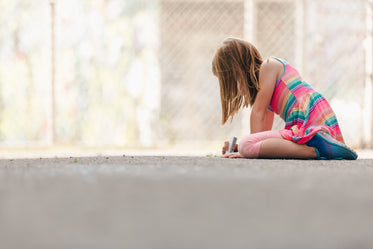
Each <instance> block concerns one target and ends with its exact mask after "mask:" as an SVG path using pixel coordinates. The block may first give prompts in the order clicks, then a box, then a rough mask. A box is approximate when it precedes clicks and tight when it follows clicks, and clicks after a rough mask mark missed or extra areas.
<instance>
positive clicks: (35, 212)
mask: <svg viewBox="0 0 373 249" xmlns="http://www.w3.org/2000/svg"><path fill="white" fill-rule="evenodd" d="M0 248H4V249H8V248H9V249H11V248H27V249H29V248H37V249H42V248H48V249H53V248H69V249H70V248H89V249H91V248H105V249H106V248H128V249H132V248H134V249H137V248H139V249H142V248H151V249H179V248H180V249H183V248H185V249H196V248H203V249H205V248H213V249H216V248H224V249H232V248H245V249H248V248H254V249H260V248H270V249H271V248H276V249H277V248H285V249H291V248H296V249H307V248H310V249H311V248H312V249H314V248H317V249H322V248H328V249H331V248H335V249H343V248H357V249H358V248H373V160H370V159H365V160H363V159H362V160H357V161H312V160H248V159H223V158H218V157H170V156H167V157H162V156H157V157H154V156H153V157H152V156H129V155H126V156H118V157H91V158H75V157H74V158H51V159H44V158H42V159H14V160H11V159H6V160H0Z"/></svg>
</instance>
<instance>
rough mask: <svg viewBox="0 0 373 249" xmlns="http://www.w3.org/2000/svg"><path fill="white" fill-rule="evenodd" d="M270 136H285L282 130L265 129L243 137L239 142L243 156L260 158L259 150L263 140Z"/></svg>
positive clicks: (239, 148) (239, 150)
mask: <svg viewBox="0 0 373 249" xmlns="http://www.w3.org/2000/svg"><path fill="white" fill-rule="evenodd" d="M269 138H283V137H282V136H281V133H280V131H278V130H277V131H276V130H274V131H263V132H258V133H254V134H250V135H248V136H245V137H243V138H242V139H241V141H240V143H239V144H238V152H239V153H240V154H241V155H242V156H243V157H248V158H258V157H259V150H260V146H261V145H262V142H263V141H264V140H266V139H269Z"/></svg>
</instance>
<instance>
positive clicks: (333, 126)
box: [269, 58, 344, 144]
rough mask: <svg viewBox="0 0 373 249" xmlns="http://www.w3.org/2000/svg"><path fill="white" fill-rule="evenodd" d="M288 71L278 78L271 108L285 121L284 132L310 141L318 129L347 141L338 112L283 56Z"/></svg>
mask: <svg viewBox="0 0 373 249" xmlns="http://www.w3.org/2000/svg"><path fill="white" fill-rule="evenodd" d="M275 59H276V60H278V61H280V62H281V63H282V64H283V66H284V73H283V74H282V76H281V77H280V78H279V79H278V80H277V81H276V86H275V90H274V92H273V96H272V100H271V103H270V106H269V109H270V110H271V111H273V112H274V113H276V114H278V115H279V116H280V117H281V118H282V119H283V120H284V121H285V129H284V130H281V131H280V132H281V135H282V137H283V138H285V139H287V140H291V141H293V142H296V143H298V144H304V143H307V142H308V141H309V140H310V139H311V138H312V137H313V136H314V135H315V133H316V132H318V131H319V130H324V131H326V132H328V133H329V134H330V135H331V136H332V137H334V138H335V139H337V140H338V141H340V142H342V143H344V140H343V136H342V133H341V130H340V128H339V125H338V121H337V118H336V115H335V113H334V112H333V110H332V108H331V107H330V105H329V103H328V101H327V100H326V99H325V98H324V97H323V96H322V95H321V94H320V93H318V92H317V91H315V90H314V89H313V88H312V87H311V86H310V85H309V84H308V83H307V82H305V81H303V79H302V78H301V76H300V75H299V73H298V71H297V70H296V69H295V68H293V67H292V66H291V65H290V64H289V63H287V62H286V61H284V60H282V59H278V58H275Z"/></svg>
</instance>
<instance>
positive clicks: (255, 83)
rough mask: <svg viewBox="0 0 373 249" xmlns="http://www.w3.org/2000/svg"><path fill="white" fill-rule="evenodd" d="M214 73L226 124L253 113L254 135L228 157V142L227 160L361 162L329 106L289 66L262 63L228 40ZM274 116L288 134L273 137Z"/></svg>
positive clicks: (275, 61)
mask: <svg viewBox="0 0 373 249" xmlns="http://www.w3.org/2000/svg"><path fill="white" fill-rule="evenodd" d="M212 72H213V74H214V75H215V76H217V77H218V79H219V85H220V97H221V105H222V124H225V123H226V122H227V120H228V119H229V118H230V119H231V120H232V118H233V116H234V115H235V114H236V113H237V112H238V111H239V109H241V108H242V107H248V106H249V105H250V106H251V107H252V110H251V116H250V128H251V134H250V135H248V136H246V137H244V138H243V139H242V140H241V141H240V143H239V144H238V146H236V147H235V152H233V153H228V154H225V152H226V151H227V150H228V142H225V145H224V147H223V150H222V152H223V155H224V157H228V158H239V157H246V158H293V159H351V160H355V159H356V158H357V154H356V153H355V152H354V151H352V150H351V149H349V148H348V147H347V146H346V145H345V144H344V140H343V137H342V133H341V130H340V129H339V125H338V122H337V119H336V116H335V114H334V112H333V110H332V109H331V107H330V105H329V103H328V102H327V101H326V99H325V98H324V97H323V96H322V95H321V94H320V93H318V92H316V91H315V90H314V89H313V88H312V87H311V86H310V85H309V84H308V83H307V82H305V81H303V79H302V78H301V76H300V75H299V73H298V71H297V70H296V69H295V68H293V67H292V66H291V65H290V64H289V63H287V62H286V61H284V60H282V59H279V58H269V59H267V60H266V61H263V60H262V58H261V56H260V54H259V52H258V50H257V49H256V48H255V47H254V46H253V45H252V44H250V43H249V42H246V41H244V40H241V39H236V38H229V39H226V40H225V41H224V42H223V45H222V46H221V47H220V48H219V49H218V50H217V52H216V54H215V57H214V59H213V62H212ZM274 113H276V114H278V115H279V116H280V117H281V118H282V119H283V120H284V121H285V123H286V125H285V129H283V130H275V131H271V129H272V124H273V117H274ZM237 147H238V148H237Z"/></svg>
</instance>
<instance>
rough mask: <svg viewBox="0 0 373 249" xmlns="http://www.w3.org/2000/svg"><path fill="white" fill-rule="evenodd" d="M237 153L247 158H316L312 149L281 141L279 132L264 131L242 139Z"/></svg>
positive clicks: (284, 140)
mask: <svg viewBox="0 0 373 249" xmlns="http://www.w3.org/2000/svg"><path fill="white" fill-rule="evenodd" d="M238 152H239V153H240V154H241V155H242V156H243V157H247V158H294V159H311V158H317V153H316V151H315V149H314V148H312V147H309V146H307V145H303V144H297V143H294V142H292V141H289V140H286V139H283V138H282V136H281V134H280V132H279V131H265V132H259V133H255V134H251V135H248V136H246V137H244V138H243V139H242V140H241V141H240V143H239V145H238Z"/></svg>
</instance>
